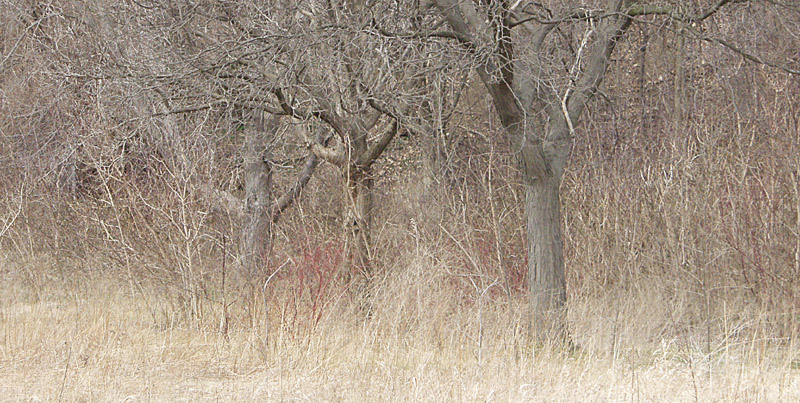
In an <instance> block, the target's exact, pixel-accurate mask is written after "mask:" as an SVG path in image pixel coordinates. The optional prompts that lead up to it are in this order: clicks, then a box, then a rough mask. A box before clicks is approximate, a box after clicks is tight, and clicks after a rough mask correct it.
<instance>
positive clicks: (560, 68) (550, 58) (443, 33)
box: [384, 0, 796, 340]
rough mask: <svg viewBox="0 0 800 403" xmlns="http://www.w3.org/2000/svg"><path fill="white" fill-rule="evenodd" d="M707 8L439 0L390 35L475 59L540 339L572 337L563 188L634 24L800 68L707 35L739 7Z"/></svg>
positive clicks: (620, 0)
mask: <svg viewBox="0 0 800 403" xmlns="http://www.w3.org/2000/svg"><path fill="white" fill-rule="evenodd" d="M705 3H706V2H696V3H692V4H685V3H677V2H663V3H649V2H641V1H630V0H610V1H604V2H572V1H547V2H532V1H524V0H518V1H472V0H434V1H432V2H431V3H428V4H423V5H422V6H421V8H420V9H422V10H434V11H429V12H428V13H427V15H428V16H429V18H430V19H429V20H428V21H429V25H428V27H429V28H427V29H422V30H412V31H406V32H386V31H388V30H384V34H386V35H388V36H391V37H394V38H404V39H413V38H417V39H422V40H431V39H433V38H445V39H448V40H451V41H455V42H457V43H459V44H460V45H461V47H462V48H463V49H466V50H468V51H469V52H471V53H472V54H473V55H474V58H475V59H474V60H475V72H476V73H477V75H478V77H479V78H480V80H481V81H482V82H483V84H484V86H485V88H486V91H487V93H488V94H489V96H490V97H491V100H492V103H493V106H494V109H495V111H496V113H497V116H498V117H499V119H500V122H501V124H502V126H503V128H504V132H505V135H506V136H508V138H509V139H510V141H511V143H512V144H513V147H514V150H515V151H514V152H515V153H516V156H517V160H518V163H519V167H520V170H521V173H522V182H523V186H524V188H525V193H526V200H525V215H526V217H527V219H526V220H527V221H526V227H527V237H528V281H529V292H530V305H531V310H532V324H533V325H534V327H535V329H534V333H535V334H536V335H537V337H541V339H544V340H565V339H568V330H567V328H566V316H565V302H566V295H567V294H566V284H565V276H564V270H565V265H564V256H563V241H562V230H561V202H560V197H559V186H560V185H561V180H562V175H563V173H564V168H565V164H566V163H567V156H568V154H569V151H570V147H571V145H572V142H573V136H574V135H575V130H576V127H577V126H578V124H579V123H580V121H581V117H582V115H583V114H584V112H585V110H586V107H587V103H588V102H589V101H590V100H591V99H592V98H593V96H594V95H595V94H596V93H597V92H598V89H599V87H600V85H601V83H602V82H603V79H604V78H605V76H606V71H607V70H608V68H609V66H610V65H611V64H612V61H613V53H614V49H615V47H616V46H617V44H618V43H619V42H620V40H621V39H622V38H623V36H624V35H625V34H626V32H627V31H628V29H629V28H630V27H631V25H632V24H633V23H635V22H637V21H638V22H641V23H643V24H647V23H650V20H647V19H646V18H663V19H666V20H668V21H671V22H674V23H675V24H676V25H680V26H681V27H682V28H681V29H683V30H684V32H685V33H687V35H688V36H690V37H691V38H693V39H700V40H705V41H709V42H714V43H717V44H719V45H722V46H724V47H726V48H728V49H729V50H731V51H733V52H736V53H738V54H740V55H742V56H744V57H745V58H746V59H748V60H751V61H756V62H759V63H764V64H769V65H772V66H773V67H777V68H780V69H782V70H785V71H787V72H796V69H793V68H791V67H790V66H787V65H783V64H779V63H774V62H769V61H766V60H764V59H762V58H760V57H759V56H757V55H754V54H751V53H748V52H746V51H743V50H741V49H740V48H739V47H737V46H736V45H734V44H732V43H730V42H728V41H727V40H725V39H722V38H716V37H712V36H709V35H707V34H705V33H704V32H703V23H704V22H705V21H706V20H708V19H709V18H710V17H712V16H714V15H715V14H717V13H718V12H719V11H720V10H722V9H723V8H725V7H726V6H732V5H734V4H735V3H742V2H732V1H729V0H720V1H714V2H712V3H709V4H705ZM745 3H746V2H745ZM775 5H776V7H780V6H783V7H788V5H786V4H782V3H777V2H776V3H775ZM437 17H439V18H437ZM444 24H446V25H444Z"/></svg>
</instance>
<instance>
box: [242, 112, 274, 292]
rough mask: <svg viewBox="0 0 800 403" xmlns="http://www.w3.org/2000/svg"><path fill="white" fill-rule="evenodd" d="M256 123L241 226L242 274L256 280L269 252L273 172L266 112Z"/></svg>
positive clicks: (249, 133) (248, 143)
mask: <svg viewBox="0 0 800 403" xmlns="http://www.w3.org/2000/svg"><path fill="white" fill-rule="evenodd" d="M254 120H255V122H254V125H253V127H251V128H248V129H246V130H245V145H244V192H245V197H244V206H243V207H244V208H243V216H242V227H241V241H240V249H241V251H240V254H241V259H242V267H241V273H240V274H241V276H242V279H243V280H245V281H246V282H250V281H252V280H253V279H254V278H255V277H256V276H257V275H258V274H259V272H260V271H261V269H262V268H263V264H264V262H265V260H266V257H267V254H268V253H269V242H270V223H271V222H272V220H271V217H270V196H271V194H270V193H271V187H272V172H271V170H270V166H269V154H268V148H267V137H268V133H267V131H269V130H272V129H273V127H272V125H267V124H266V122H265V117H264V115H263V113H256V116H255V117H254Z"/></svg>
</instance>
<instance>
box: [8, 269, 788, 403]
mask: <svg viewBox="0 0 800 403" xmlns="http://www.w3.org/2000/svg"><path fill="white" fill-rule="evenodd" d="M30 264H35V263H30ZM10 266H11V267H12V268H11V269H9V267H6V268H5V270H3V271H2V273H3V275H2V277H0V279H2V280H0V281H1V282H2V284H0V290H2V291H0V400H2V401H129V402H130V401H284V400H285V401H542V402H553V401H570V402H573V401H584V402H590V401H591V402H594V401H634V402H637V401H703V402H705V401H767V402H769V401H797V400H798V399H800V369H797V363H798V361H797V356H798V354H799V353H800V351H799V349H798V347H797V346H794V345H792V344H791V343H790V342H787V341H786V340H783V341H781V340H774V339H773V338H772V337H771V336H770V335H768V334H767V333H766V332H765V331H764V329H766V328H767V325H765V324H764V323H765V322H764V321H766V320H768V318H767V317H766V316H763V315H762V316H759V313H758V311H757V310H753V311H751V312H750V313H746V312H747V311H746V310H743V309H737V312H738V314H737V315H730V317H721V318H717V319H719V320H720V321H719V323H721V326H714V327H713V329H711V328H707V327H703V326H697V327H696V328H692V327H685V328H684V329H683V330H675V329H677V325H676V321H680V322H684V321H685V319H686V318H687V316H686V315H688V308H687V306H688V305H687V306H681V305H680V304H673V305H672V308H671V309H673V310H672V311H671V312H672V313H671V316H673V319H671V320H670V319H665V318H664V317H662V316H661V314H660V312H662V310H663V309H662V307H660V305H663V304H660V301H661V300H660V296H659V293H658V291H652V290H651V291H650V292H636V291H628V292H621V293H617V294H614V293H609V294H607V295H605V296H603V297H594V298H582V299H579V298H573V299H572V300H571V301H570V322H571V325H570V326H571V329H572V333H573V337H574V339H575V341H576V344H577V345H578V348H577V349H576V350H575V351H572V352H568V351H564V350H563V349H560V348H557V347H538V348H532V347H530V346H527V345H526V343H525V342H523V341H521V340H520V337H519V336H518V335H519V334H520V331H519V329H520V328H521V326H520V323H522V322H521V319H520V318H521V317H522V313H523V312H524V310H523V309H521V308H520V307H519V306H514V307H511V308H510V309H509V307H508V305H507V304H502V303H492V304H484V303H481V300H478V301H477V303H474V304H470V305H468V307H465V308H458V307H457V306H458V304H457V303H456V302H455V301H454V300H455V297H454V296H448V295H447V294H448V293H447V292H446V291H445V290H444V289H443V288H442V287H439V286H438V285H437V284H438V283H437V280H436V279H437V278H439V276H438V275H437V273H438V272H437V270H439V269H438V268H437V267H435V265H433V266H434V267H426V266H424V265H422V264H418V265H416V266H411V267H407V268H405V269H404V270H403V271H402V272H400V273H399V274H398V275H397V276H396V277H394V278H393V279H392V280H386V281H384V283H383V284H382V286H383V287H382V288H380V289H379V292H378V293H377V295H376V296H375V299H376V302H378V304H376V308H375V311H374V314H373V316H372V317H371V318H369V319H366V318H365V317H364V315H363V314H359V313H358V312H357V310H353V309H350V308H348V305H351V304H348V303H347V301H346V298H344V297H342V298H340V299H339V300H337V301H333V302H332V304H331V305H330V306H329V308H328V309H326V311H325V314H324V315H323V316H322V317H321V319H319V322H318V324H317V325H316V326H314V327H308V326H304V325H301V324H300V323H301V322H300V321H297V320H295V321H294V322H292V321H291V318H290V317H289V315H288V312H287V311H286V310H285V309H283V311H282V309H280V308H275V307H280V306H281V305H280V304H270V303H268V304H267V306H271V307H273V308H275V309H273V308H270V310H269V312H270V314H269V318H267V316H265V315H264V309H262V308H261V307H262V306H263V305H259V304H256V305H255V308H252V309H250V310H245V309H239V308H237V307H239V306H243V305H244V304H240V303H237V302H235V301H234V303H233V304H231V308H230V310H229V312H228V317H229V320H228V326H227V329H225V331H224V332H223V331H222V329H223V327H224V325H223V323H224V322H223V321H222V315H223V313H222V309H221V304H215V303H213V301H211V300H210V299H206V302H205V303H202V304H198V308H197V309H195V310H194V312H195V313H194V314H193V315H192V314H189V313H187V312H188V311H187V309H185V308H184V305H182V304H181V303H180V302H178V300H179V299H177V298H175V295H173V294H172V293H170V292H169V291H168V290H166V291H165V289H164V288H163V287H161V286H158V285H154V284H150V285H147V284H144V283H140V284H133V285H132V284H130V283H128V282H126V281H121V280H120V279H118V278H109V276H107V275H96V276H92V275H82V277H79V278H71V279H63V278H61V279H59V278H57V276H56V275H53V276H48V275H40V276H36V277H34V276H32V275H31V274H30V273H31V272H30V271H28V270H26V269H25V268H24V267H22V266H20V265H18V264H14V265H10ZM423 272H424V273H428V274H430V273H433V274H432V275H429V276H428V277H427V278H430V280H429V281H412V280H414V279H418V278H419V277H418V276H420V275H421V274H422V273H423ZM400 290H402V291H400ZM287 297H288V296H287V295H283V294H281V293H275V294H271V296H270V297H269V298H272V299H276V300H280V299H281V298H287ZM384 298H386V299H391V303H389V300H384ZM515 303H516V302H515ZM686 303H687V304H690V303H691V302H690V300H689V299H686ZM519 305H520V306H522V305H523V304H522V302H521V301H520V302H519ZM284 306H286V305H284ZM682 310H685V311H682ZM300 314H301V315H303V314H304V313H303V312H300ZM681 317H682V318H681ZM676 318H677V319H676ZM267 319H269V320H267ZM295 319H296V317H295ZM667 322H671V323H672V325H670V324H669V323H667ZM689 322H691V320H689ZM292 323H295V325H292ZM715 323H716V322H715ZM221 325H223V326H221ZM670 328H672V329H673V330H669V329H670ZM709 329H711V330H710V331H709ZM711 332H713V334H711ZM792 339H793V338H788V339H787V340H792ZM708 348H710V351H708Z"/></svg>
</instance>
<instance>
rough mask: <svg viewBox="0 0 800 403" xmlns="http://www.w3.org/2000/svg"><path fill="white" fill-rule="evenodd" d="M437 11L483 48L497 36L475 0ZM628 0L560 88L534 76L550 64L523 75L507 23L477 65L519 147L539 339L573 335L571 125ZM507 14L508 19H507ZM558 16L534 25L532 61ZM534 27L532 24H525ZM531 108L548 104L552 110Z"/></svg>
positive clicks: (614, 3)
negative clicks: (565, 219)
mask: <svg viewBox="0 0 800 403" xmlns="http://www.w3.org/2000/svg"><path fill="white" fill-rule="evenodd" d="M436 3H437V6H438V8H439V10H440V12H441V13H442V14H443V15H444V16H445V18H446V19H447V22H448V24H449V25H450V27H451V28H452V29H453V30H455V31H456V32H457V33H458V34H459V35H460V36H461V37H462V38H464V40H465V41H468V46H470V47H474V48H481V47H484V46H487V45H486V44H487V43H492V42H495V41H497V39H498V38H497V37H492V36H489V35H487V33H489V32H492V31H491V30H488V29H487V28H486V26H485V25H486V21H487V19H486V18H484V17H482V16H481V15H479V14H480V13H479V12H478V10H477V9H476V8H475V6H474V4H473V3H472V2H471V1H457V0H436ZM630 3H631V2H630V1H629V0H609V1H608V3H607V8H606V10H607V11H609V12H614V13H619V14H615V15H609V16H606V17H605V18H603V19H602V22H601V23H600V24H599V26H598V27H597V29H596V31H595V37H594V40H593V42H592V43H591V45H590V46H589V47H588V48H587V49H586V53H585V56H584V58H583V65H584V66H585V67H584V68H583V69H582V71H580V72H576V74H577V80H576V81H575V84H574V85H573V86H571V87H570V88H566V89H564V90H565V92H564V93H563V95H557V96H554V95H552V94H551V93H549V92H547V91H542V88H544V87H543V86H540V85H537V83H541V82H546V81H547V77H548V76H547V73H549V72H548V71H547V70H546V69H543V68H541V67H540V68H539V69H534V70H533V71H532V78H531V79H527V78H525V79H520V78H519V74H517V73H519V72H518V69H517V63H518V60H517V59H515V57H514V52H513V46H512V40H511V36H510V33H509V31H508V27H507V26H504V27H503V29H502V30H501V32H502V33H503V34H504V37H502V38H500V40H499V41H497V44H498V46H497V47H496V49H497V52H496V54H495V55H494V57H493V58H487V61H486V62H485V63H484V65H481V66H479V67H478V69H477V73H478V75H479V77H480V78H481V80H482V81H483V83H484V85H485V86H486V89H487V91H488V93H489V95H490V96H491V97H492V101H493V103H494V107H495V110H496V111H497V114H498V116H499V117H500V121H501V123H502V125H503V127H504V129H505V133H506V135H508V136H509V137H510V139H511V141H512V144H513V145H514V147H515V150H516V154H517V161H518V163H519V165H520V170H521V173H522V180H523V185H524V187H525V194H526V200H525V216H526V230H527V236H528V289H529V293H530V308H531V325H532V327H533V335H534V337H536V338H537V340H541V341H559V340H568V339H569V336H568V330H567V326H566V315H565V306H566V282H565V275H564V274H565V266H564V246H563V240H562V233H561V202H560V199H559V186H560V184H561V178H562V175H563V172H564V166H565V164H566V160H567V154H568V152H569V147H570V145H571V144H572V132H573V130H574V125H576V124H577V123H578V120H579V118H580V116H581V114H582V113H583V111H584V110H585V108H586V102H588V101H589V99H591V98H592V96H594V94H595V92H596V91H597V87H598V86H599V85H600V83H601V82H602V80H603V78H604V77H605V72H606V69H607V67H608V64H609V60H610V56H611V53H612V52H613V50H614V47H615V46H616V42H617V39H618V38H619V36H620V35H622V33H624V32H625V30H626V29H627V27H628V26H629V25H630V18H629V17H627V16H625V15H624V14H623V13H620V12H623V11H625V9H626V8H627V7H628V6H629V4H630ZM504 20H505V19H504ZM557 25H558V23H543V24H539V25H538V26H533V27H532V28H530V29H529V32H530V33H531V37H530V42H531V43H532V44H533V46H534V48H535V49H536V51H535V52H532V53H531V56H530V57H531V58H533V59H535V60H532V61H531V63H530V64H531V65H534V66H544V64H543V63H542V60H538V59H539V58H540V54H541V52H543V51H544V50H543V49H542V48H541V47H542V45H543V44H544V43H545V41H544V40H545V37H546V36H547V35H548V34H549V33H550V32H551V31H552V30H553V29H554V28H555V27H556V26H557ZM526 28H529V27H526ZM534 111H545V112H546V115H547V118H544V116H542V115H541V114H537V113H533V112H534Z"/></svg>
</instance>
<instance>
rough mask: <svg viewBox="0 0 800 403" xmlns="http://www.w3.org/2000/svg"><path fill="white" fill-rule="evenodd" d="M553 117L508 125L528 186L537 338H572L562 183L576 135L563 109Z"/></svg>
mask: <svg viewBox="0 0 800 403" xmlns="http://www.w3.org/2000/svg"><path fill="white" fill-rule="evenodd" d="M550 116H551V117H550V119H549V125H547V124H546V123H545V122H537V121H535V120H532V119H530V120H528V121H527V122H526V123H527V126H523V124H522V123H514V122H512V123H511V124H510V125H509V126H507V128H506V131H507V133H508V134H509V136H510V137H511V138H512V141H513V144H514V147H515V149H516V151H517V160H518V162H519V165H520V171H521V173H522V182H523V185H524V188H525V217H526V223H525V224H526V234H527V237H528V291H529V298H530V310H531V313H530V315H531V321H530V326H531V335H532V336H533V337H534V339H535V340H536V341H537V342H544V341H556V342H559V341H568V340H569V335H568V329H567V324H566V311H565V309H566V307H565V304H566V300H567V298H566V296H567V292H566V283H565V277H564V272H565V266H564V241H563V238H562V234H561V199H560V196H559V187H560V185H561V178H562V176H563V172H564V165H565V164H566V159H567V152H568V150H569V145H570V143H571V136H570V131H569V127H568V125H567V123H566V120H565V119H564V118H563V115H561V114H559V111H558V110H553V111H552V112H551V114H550ZM546 125H547V126H546ZM542 133H547V136H542Z"/></svg>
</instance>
